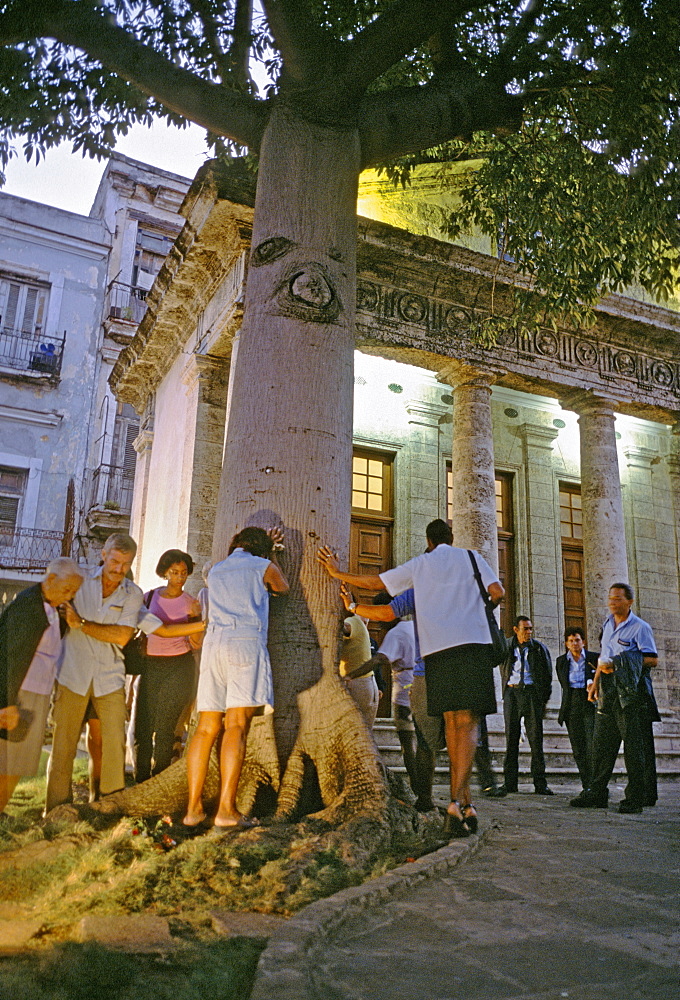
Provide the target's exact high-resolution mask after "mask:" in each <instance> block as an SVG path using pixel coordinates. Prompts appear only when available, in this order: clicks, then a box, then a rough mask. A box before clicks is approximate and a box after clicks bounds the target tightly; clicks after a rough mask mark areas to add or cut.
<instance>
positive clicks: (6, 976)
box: [0, 938, 265, 1000]
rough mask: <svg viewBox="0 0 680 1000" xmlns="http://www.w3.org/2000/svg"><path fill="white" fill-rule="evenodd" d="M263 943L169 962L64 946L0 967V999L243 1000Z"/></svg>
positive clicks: (212, 947)
mask: <svg viewBox="0 0 680 1000" xmlns="http://www.w3.org/2000/svg"><path fill="white" fill-rule="evenodd" d="M264 944H265V942H264V941H257V940H250V939H246V938H232V939H229V940H227V941H217V942H212V943H210V944H202V943H200V942H196V943H194V944H192V945H191V946H189V947H185V948H183V949H182V950H181V951H179V952H177V953H175V954H174V955H173V956H172V957H171V958H167V957H155V956H145V955H127V954H122V953H120V952H116V951H109V950H108V949H106V948H103V947H102V946H101V945H96V944H85V945H79V944H66V945H62V946H59V947H56V948H54V949H50V951H48V952H43V953H40V954H37V955H31V956H30V957H22V958H17V959H13V960H7V959H5V960H4V962H3V964H2V966H0V997H3V998H5V997H31V1000H94V998H99V997H107V998H109V1000H138V998H139V997H144V998H145V1000H242V998H243V997H245V996H248V995H249V993H250V990H251V988H252V983H253V979H254V975H255V967H256V965H257V960H258V958H259V955H260V952H261V951H262V948H263V947H264Z"/></svg>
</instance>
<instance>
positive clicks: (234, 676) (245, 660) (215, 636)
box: [196, 625, 274, 715]
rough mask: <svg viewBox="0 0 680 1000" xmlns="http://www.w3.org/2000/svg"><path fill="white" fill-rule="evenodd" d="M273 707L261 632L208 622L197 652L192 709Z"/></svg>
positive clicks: (272, 695)
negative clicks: (198, 662)
mask: <svg viewBox="0 0 680 1000" xmlns="http://www.w3.org/2000/svg"><path fill="white" fill-rule="evenodd" d="M254 707H258V708H261V709H262V713H261V714H263V715H267V714H268V713H269V712H273V711H274V685H273V681H272V668H271V663H270V662H269V652H268V650H267V645H266V643H265V642H264V640H263V633H254V634H253V633H250V634H248V635H246V634H244V633H241V635H238V636H237V635H235V634H234V630H233V629H227V628H220V627H219V626H216V625H212V626H208V631H207V633H206V637H205V642H204V643H203V650H202V652H201V673H200V676H199V678H198V692H197V694H196V709H197V711H199V712H225V711H226V710H227V709H228V708H254Z"/></svg>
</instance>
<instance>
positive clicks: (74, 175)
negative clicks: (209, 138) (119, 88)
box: [0, 122, 208, 215]
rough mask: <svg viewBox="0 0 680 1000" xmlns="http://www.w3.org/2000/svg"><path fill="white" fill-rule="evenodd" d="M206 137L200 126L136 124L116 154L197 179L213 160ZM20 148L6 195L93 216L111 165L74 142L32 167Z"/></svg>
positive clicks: (11, 164)
mask: <svg viewBox="0 0 680 1000" xmlns="http://www.w3.org/2000/svg"><path fill="white" fill-rule="evenodd" d="M204 135H205V131H204V130H203V129H202V128H199V127H198V126H197V125H189V126H188V127H187V128H185V129H180V128H176V127H175V126H174V125H166V124H165V123H164V122H155V123H154V124H153V125H152V126H151V128H145V127H144V126H142V125H135V126H133V127H132V128H131V129H130V131H129V133H128V134H127V135H126V136H125V137H124V138H122V139H121V140H120V141H119V143H118V144H117V146H116V152H118V153H122V154H123V155H124V156H130V157H132V158H133V159H135V160H142V161H143V162H144V163H151V164H152V165H153V166H155V167H161V168H162V169H165V170H171V171H172V172H173V173H176V174H182V175H183V176H185V177H189V178H193V176H194V175H195V173H196V171H197V170H198V168H199V167H200V166H201V164H202V163H203V162H204V160H205V159H206V158H207V155H208V153H207V149H206V145H205V140H204ZM15 148H16V149H17V156H15V157H13V159H11V160H10V162H9V164H8V167H7V170H6V176H7V181H6V183H5V186H4V187H3V188H1V189H0V190H2V191H4V192H6V193H7V194H14V195H18V196H19V197H20V198H29V199H30V200H31V201H39V202H43V203H44V204H46V205H53V206H55V207H56V208H63V209H66V210H67V211H69V212H77V213H79V214H80V215H87V214H88V213H89V211H90V206H91V205H92V202H93V201H94V195H95V192H96V190H97V185H98V184H99V180H100V178H101V175H102V173H103V172H104V168H105V166H106V161H105V160H92V159H90V158H89V157H83V156H81V154H80V153H75V154H74V153H73V152H72V150H71V144H70V143H62V144H61V145H59V146H56V147H54V149H51V150H48V152H47V155H46V157H45V158H44V159H41V161H40V163H39V164H38V165H37V166H36V165H35V163H34V162H31V163H26V160H25V159H24V156H23V153H22V152H21V149H20V147H19V146H18V144H15Z"/></svg>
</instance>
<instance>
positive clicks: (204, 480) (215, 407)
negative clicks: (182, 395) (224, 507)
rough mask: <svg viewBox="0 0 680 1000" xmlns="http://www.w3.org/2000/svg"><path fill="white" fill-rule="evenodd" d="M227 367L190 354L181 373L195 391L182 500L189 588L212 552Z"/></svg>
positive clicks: (194, 587)
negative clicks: (190, 565)
mask: <svg viewBox="0 0 680 1000" xmlns="http://www.w3.org/2000/svg"><path fill="white" fill-rule="evenodd" d="M229 367H230V366H229V361H228V360H226V359H224V358H213V357H208V356H206V355H202V354H194V355H192V357H191V359H190V361H189V363H188V364H187V366H186V368H185V369H184V372H183V374H182V380H183V382H184V383H185V384H186V386H187V389H188V392H190V393H195V394H196V421H195V436H194V441H193V458H192V466H191V481H190V485H189V489H188V497H187V500H188V503H187V504H186V518H187V521H186V539H187V551H188V552H189V553H190V554H191V555H192V557H193V558H194V560H195V562H196V571H195V572H194V576H193V578H192V581H191V590H192V591H197V590H199V589H200V588H201V587H202V586H203V583H202V580H201V575H200V571H201V567H202V566H203V564H204V562H206V560H208V559H210V557H211V554H212V540H213V531H214V527H215V512H216V510H217V493H218V490H219V485H220V477H221V475H222V456H223V452H224V428H225V421H226V413H227V390H228V386H229Z"/></svg>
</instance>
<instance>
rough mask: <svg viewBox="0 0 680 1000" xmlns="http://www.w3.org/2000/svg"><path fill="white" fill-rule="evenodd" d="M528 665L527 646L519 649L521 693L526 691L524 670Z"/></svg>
mask: <svg viewBox="0 0 680 1000" xmlns="http://www.w3.org/2000/svg"><path fill="white" fill-rule="evenodd" d="M526 663H527V648H526V646H520V647H519V688H520V691H521V690H523V689H524V668H525V667H526Z"/></svg>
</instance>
